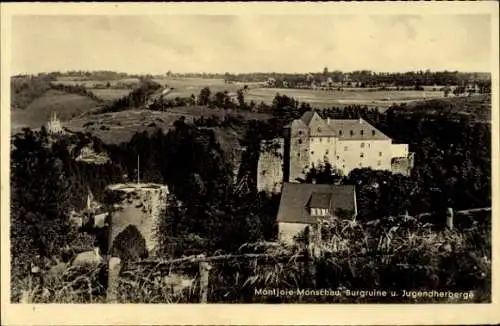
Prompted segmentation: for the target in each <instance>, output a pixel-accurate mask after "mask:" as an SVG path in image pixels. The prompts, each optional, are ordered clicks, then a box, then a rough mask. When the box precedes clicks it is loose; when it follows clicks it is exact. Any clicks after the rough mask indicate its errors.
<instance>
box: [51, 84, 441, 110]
mask: <svg viewBox="0 0 500 326" xmlns="http://www.w3.org/2000/svg"><path fill="white" fill-rule="evenodd" d="M153 81H154V82H156V83H158V84H160V85H163V86H165V87H173V88H174V90H173V91H172V92H171V93H170V94H169V95H168V97H167V98H170V99H174V98H176V97H181V98H182V97H184V98H185V97H190V96H191V95H198V94H199V93H200V90H201V89H202V88H204V87H209V88H210V90H211V92H212V94H215V93H216V92H224V91H227V92H229V93H230V94H235V93H236V91H237V90H239V89H241V88H243V86H244V85H247V86H248V91H247V92H246V93H245V99H246V100H247V101H248V102H249V101H252V100H253V101H254V102H256V103H260V102H264V103H266V104H270V103H272V100H273V99H274V97H275V95H276V93H280V94H284V95H287V96H291V97H294V98H295V99H296V100H298V101H300V102H307V103H309V104H311V105H312V106H314V107H318V108H329V107H332V106H336V107H344V106H347V105H367V106H376V107H379V108H380V109H382V110H383V109H386V108H388V107H389V106H391V105H392V104H400V103H405V102H413V101H421V100H427V99H436V98H443V97H444V94H443V92H442V91H439V89H440V88H441V87H440V86H425V87H424V90H423V91H415V90H404V91H398V90H395V89H391V88H389V89H388V90H385V91H381V90H378V89H370V88H344V90H343V91H337V90H330V91H322V90H312V89H292V88H265V87H263V83H255V82H254V83H225V81H224V80H223V79H215V78H184V77H178V78H177V77H165V78H155V79H153ZM134 82H138V80H135V79H124V80H110V81H109V83H110V85H111V87H116V85H117V84H119V83H134ZM57 83H62V84H67V85H70V84H72V85H84V86H85V87H88V89H89V90H91V91H92V92H93V93H94V94H95V95H96V96H98V97H100V98H102V99H103V100H106V101H109V100H115V99H118V98H120V97H122V96H124V95H126V94H127V93H128V92H130V89H128V88H123V89H120V88H95V85H96V84H99V85H102V86H104V85H106V83H107V82H106V81H98V80H95V81H94V80H88V81H78V80H72V79H61V80H58V82H57Z"/></svg>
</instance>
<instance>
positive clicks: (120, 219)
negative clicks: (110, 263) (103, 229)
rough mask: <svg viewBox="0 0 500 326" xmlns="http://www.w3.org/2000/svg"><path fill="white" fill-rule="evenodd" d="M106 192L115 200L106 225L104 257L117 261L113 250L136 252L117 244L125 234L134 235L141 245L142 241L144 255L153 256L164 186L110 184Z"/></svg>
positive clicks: (164, 202)
mask: <svg viewBox="0 0 500 326" xmlns="http://www.w3.org/2000/svg"><path fill="white" fill-rule="evenodd" d="M108 191H110V192H112V193H114V195H117V197H118V198H119V199H118V203H115V204H114V208H115V209H114V210H113V212H111V214H110V218H109V222H108V225H109V231H108V244H109V247H108V254H109V255H110V256H116V257H119V256H117V254H116V251H117V250H118V251H120V252H121V251H123V250H131V251H134V250H136V249H134V248H128V245H129V244H127V243H117V241H118V242H123V239H124V235H121V234H122V233H123V232H125V233H127V234H134V233H135V234H136V235H137V236H138V237H139V238H141V239H140V240H141V241H142V239H144V244H145V247H146V250H147V254H148V255H149V256H151V255H154V254H155V252H156V245H157V238H156V234H155V232H156V230H157V225H158V222H159V218H160V216H161V213H162V212H163V211H164V210H165V209H166V197H167V194H168V188H167V186H166V185H159V184H152V183H136V184H134V183H130V184H114V185H110V186H108ZM137 231H138V233H137ZM134 236H135V235H134ZM115 240H116V241H115ZM125 241H128V240H127V239H125ZM126 254H134V253H133V252H131V253H126ZM119 258H120V259H122V257H119Z"/></svg>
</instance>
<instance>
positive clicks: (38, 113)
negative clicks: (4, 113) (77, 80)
mask: <svg viewBox="0 0 500 326" xmlns="http://www.w3.org/2000/svg"><path fill="white" fill-rule="evenodd" d="M97 106H99V103H98V102H96V101H94V100H92V99H90V98H88V97H86V96H82V95H78V94H70V93H66V92H61V91H57V90H53V89H51V90H48V91H47V92H45V93H44V94H43V95H42V96H40V97H38V98H36V99H35V100H34V101H33V102H31V103H30V104H29V105H28V106H27V107H26V108H25V109H23V110H12V111H11V123H12V125H11V129H12V130H18V129H20V128H23V127H30V128H39V127H41V126H42V125H44V124H45V123H46V122H47V121H48V120H49V119H50V117H51V115H52V113H53V112H55V113H56V114H57V116H58V117H59V119H61V120H70V119H72V118H75V117H77V116H79V115H81V114H82V113H85V112H88V111H90V110H91V109H93V108H95V107H97Z"/></svg>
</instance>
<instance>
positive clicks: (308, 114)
mask: <svg viewBox="0 0 500 326" xmlns="http://www.w3.org/2000/svg"><path fill="white" fill-rule="evenodd" d="M315 113H316V112H314V111H307V112H305V113H304V114H303V115H302V117H300V120H302V121H303V122H304V123H305V124H306V125H309V124H310V123H311V120H312V118H313V117H314V114H315ZM316 114H317V113H316Z"/></svg>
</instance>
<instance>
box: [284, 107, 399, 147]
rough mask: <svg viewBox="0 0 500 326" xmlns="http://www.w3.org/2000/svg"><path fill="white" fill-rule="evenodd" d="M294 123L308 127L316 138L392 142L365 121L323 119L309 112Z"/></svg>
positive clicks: (313, 112)
mask: <svg viewBox="0 0 500 326" xmlns="http://www.w3.org/2000/svg"><path fill="white" fill-rule="evenodd" d="M294 122H295V123H300V125H302V123H303V124H304V125H306V126H308V127H309V128H310V132H311V136H316V137H317V136H320V137H321V136H322V137H338V138H339V139H340V140H390V138H389V137H387V136H386V135H385V134H384V133H382V132H381V131H380V130H378V129H377V128H375V127H374V126H372V125H371V124H370V123H368V122H367V121H366V120H364V119H323V118H321V117H320V116H319V115H318V113H317V112H315V111H307V112H305V113H304V114H303V115H302V117H301V118H300V119H297V120H294ZM289 126H290V125H289Z"/></svg>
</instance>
